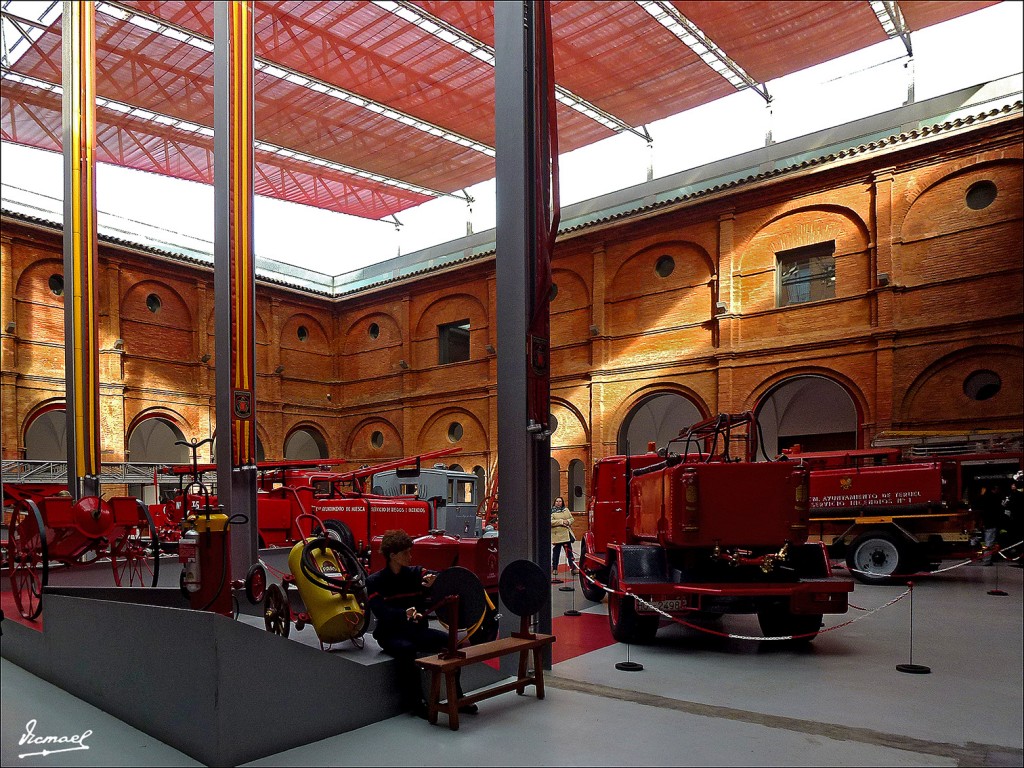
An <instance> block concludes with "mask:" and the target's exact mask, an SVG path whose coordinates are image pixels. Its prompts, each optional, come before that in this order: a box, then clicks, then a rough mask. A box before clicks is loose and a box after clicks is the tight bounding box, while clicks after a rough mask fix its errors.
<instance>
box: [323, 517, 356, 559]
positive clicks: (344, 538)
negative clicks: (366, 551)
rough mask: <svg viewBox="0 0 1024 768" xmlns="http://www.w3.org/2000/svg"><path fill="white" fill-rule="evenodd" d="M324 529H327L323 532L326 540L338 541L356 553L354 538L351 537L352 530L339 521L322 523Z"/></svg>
mask: <svg viewBox="0 0 1024 768" xmlns="http://www.w3.org/2000/svg"><path fill="white" fill-rule="evenodd" d="M324 528H326V529H327V530H326V531H324V535H325V536H326V537H327V538H329V539H334V540H335V541H340V542H341V543H342V544H344V545H345V546H346V547H348V548H349V549H351V550H352V551H353V552H355V551H356V538H355V536H353V535H352V529H351V528H349V527H348V526H347V525H345V523H343V522H341V520H326V521H324Z"/></svg>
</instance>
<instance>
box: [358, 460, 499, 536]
mask: <svg viewBox="0 0 1024 768" xmlns="http://www.w3.org/2000/svg"><path fill="white" fill-rule="evenodd" d="M371 485H372V488H373V492H374V494H377V495H380V496H392V497H394V496H399V497H407V498H415V499H422V500H424V501H433V502H434V503H435V504H436V520H435V521H434V528H435V529H437V530H441V531H444V532H446V533H448V534H451V535H453V536H469V537H480V536H483V535H484V530H483V524H482V522H481V520H480V518H479V517H477V508H478V506H479V502H480V499H479V495H480V492H479V489H478V487H477V476H476V475H474V474H473V473H472V472H461V471H458V470H453V469H448V468H447V467H446V466H445V465H444V464H435V465H434V466H433V467H432V468H422V467H416V468H411V469H391V470H386V471H384V472H378V473H376V474H375V475H374V476H373V479H372V483H371Z"/></svg>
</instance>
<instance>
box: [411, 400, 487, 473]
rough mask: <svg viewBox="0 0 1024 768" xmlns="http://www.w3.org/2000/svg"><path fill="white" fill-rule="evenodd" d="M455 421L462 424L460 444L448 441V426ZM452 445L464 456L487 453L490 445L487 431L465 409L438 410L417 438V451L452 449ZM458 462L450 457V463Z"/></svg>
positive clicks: (424, 425)
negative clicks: (459, 449)
mask: <svg viewBox="0 0 1024 768" xmlns="http://www.w3.org/2000/svg"><path fill="white" fill-rule="evenodd" d="M453 421H457V422H459V423H460V424H462V428H463V436H462V440H460V441H459V442H458V443H452V442H450V441H449V440H448V425H449V424H450V423H451V422H453ZM452 445H456V446H458V447H460V448H462V453H463V454H473V453H480V452H485V451H487V448H488V445H489V443H488V439H487V429H486V428H485V427H484V424H483V422H482V421H481V420H480V418H479V417H477V415H476V414H474V413H472V412H471V411H469V410H467V409H465V408H459V407H447V408H440V409H438V410H437V411H435V412H434V414H433V415H431V416H429V417H428V418H427V419H426V420H425V421H424V422H423V427H422V429H420V433H419V435H418V436H417V438H416V448H417V450H424V451H432V450H440V449H441V448H450V447H451V446H452ZM457 460H458V459H457V458H453V457H448V461H449V462H455V461H457Z"/></svg>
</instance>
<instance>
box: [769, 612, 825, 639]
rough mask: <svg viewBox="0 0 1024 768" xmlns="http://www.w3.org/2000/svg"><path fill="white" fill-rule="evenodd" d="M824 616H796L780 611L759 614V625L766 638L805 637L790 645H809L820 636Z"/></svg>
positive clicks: (817, 614) (818, 614)
mask: <svg viewBox="0 0 1024 768" xmlns="http://www.w3.org/2000/svg"><path fill="white" fill-rule="evenodd" d="M821 619H822V614H820V613H814V614H796V613H790V612H789V611H785V610H780V609H770V610H764V611H758V612H757V623H758V624H760V625H761V634H763V635H764V636H765V637H785V636H787V635H794V636H795V635H803V637H794V638H793V639H792V640H788V641H787V642H790V643H809V642H811V641H812V640H813V639H814V638H816V637H817V636H818V631H819V630H820V629H821Z"/></svg>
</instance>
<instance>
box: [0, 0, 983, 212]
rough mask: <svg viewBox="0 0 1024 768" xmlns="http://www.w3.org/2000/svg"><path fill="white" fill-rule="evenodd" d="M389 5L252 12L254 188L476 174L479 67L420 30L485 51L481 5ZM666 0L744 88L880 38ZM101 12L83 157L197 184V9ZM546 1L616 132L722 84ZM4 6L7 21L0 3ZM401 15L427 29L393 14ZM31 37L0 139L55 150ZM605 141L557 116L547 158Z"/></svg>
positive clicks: (200, 72) (666, 34) (366, 207)
mask: <svg viewBox="0 0 1024 768" xmlns="http://www.w3.org/2000/svg"><path fill="white" fill-rule="evenodd" d="M991 4H992V3H991V2H924V1H920V2H917V1H915V0H902V2H901V3H900V7H901V8H902V10H903V13H904V16H905V18H906V22H907V25H908V27H910V29H912V30H916V29H921V28H922V27H926V26H928V25H930V24H935V23H938V22H940V21H945V20H947V19H950V18H954V17H956V16H959V15H962V14H965V13H969V12H971V11H974V10H977V9H979V8H982V7H984V6H987V5H991ZM399 5H400V6H404V7H403V8H401V9H400V10H401V11H402V12H404V13H405V16H406V17H403V16H402V15H400V14H399V13H397V12H396V13H393V12H390V11H389V10H387V9H386V8H382V7H380V6H378V5H376V4H374V3H369V2H295V1H290V2H259V3H256V4H255V9H256V15H255V36H256V56H257V58H258V59H259V60H261V61H262V65H261V69H260V71H257V73H256V76H255V81H254V82H255V101H256V105H255V110H256V113H255V120H256V139H257V141H259V142H264V143H265V144H264V145H263V146H261V147H258V148H257V152H256V165H257V167H256V190H255V191H256V192H257V194H260V195H266V196H270V197H275V198H279V199H283V200H290V201H293V202H300V203H305V204H309V205H315V206H318V207H321V208H326V209H330V210H335V211H341V212H344V213H351V214H355V215H359V216H365V217H370V218H382V217H385V216H388V215H392V214H395V213H398V212H400V211H402V210H404V209H406V208H409V207H411V206H415V205H418V204H420V203H422V202H424V201H425V200H428V199H430V198H431V197H432V196H433V195H435V194H436V193H453V192H457V191H458V190H460V189H463V188H465V187H467V186H469V185H471V184H475V183H477V182H480V181H484V180H486V179H489V178H493V176H494V158H493V147H494V141H495V115H494V95H495V94H494V69H493V67H492V66H491V64H490V63H489V62H487V61H483V60H481V58H479V57H478V56H474V55H473V53H472V52H470V51H467V50H465V48H466V47H468V46H467V45H466V44H465V41H462V44H461V45H454V44H452V42H451V39H449V40H448V41H446V40H444V39H442V38H441V37H440V36H438V35H437V34H435V32H436V31H437V29H438V24H437V23H439V26H441V27H447V29H448V30H449V31H453V30H454V31H455V32H456V33H459V34H461V35H464V36H468V38H469V39H471V40H473V41H479V43H482V44H483V45H485V46H491V47H493V44H494V15H493V5H492V3H491V2H467V1H466V0H457V1H456V0H438V1H434V0H418V2H415V3H401V4H399ZM672 5H673V6H674V7H675V8H676V9H678V11H679V12H681V13H682V14H683V15H684V16H686V17H687V18H688V19H689V20H690V21H691V22H693V23H694V24H695V25H696V26H697V27H699V28H700V30H702V31H703V33H704V34H705V35H707V36H708V37H709V38H711V39H712V40H713V41H714V42H715V44H717V45H718V46H719V48H721V49H722V51H724V52H725V54H727V55H728V56H729V57H730V58H732V59H733V61H735V62H736V63H738V64H739V65H740V66H741V67H742V68H743V69H744V70H745V71H746V72H747V73H748V74H749V75H750V76H751V77H752V78H754V79H755V80H757V81H760V82H764V81H766V80H770V79H773V78H777V77H781V76H782V75H785V74H789V73H791V72H794V71H797V70H800V69H803V68H805V67H808V66H812V65H814V64H818V63H821V62H823V61H826V60H829V59H832V58H835V57H837V56H841V55H843V54H845V53H849V52H851V51H854V50H857V49H859V48H862V47H865V46H868V45H871V44H873V43H877V42H880V41H882V40H885V39H886V33H885V32H884V30H883V29H882V26H881V24H880V23H879V21H878V19H877V18H876V17H875V15H874V13H873V12H872V10H871V7H870V5H869V4H867V3H865V2H860V0H857V1H856V2H855V1H852V0H851V1H848V2H816V1H805V2H762V1H758V2H722V1H720V2H714V3H707V2H680V1H676V2H673V3H672ZM118 7H120V8H122V9H128V10H132V11H136V12H138V13H139V14H140V18H141V22H139V21H137V20H133V19H131V18H129V19H127V20H122V19H120V18H117V17H116V16H114V15H111V14H110V13H107V12H104V10H103V8H104V6H103V5H102V4H100V5H98V8H97V13H96V33H97V59H96V71H97V92H98V95H99V97H101V98H102V99H106V100H110V102H113V103H111V104H101V105H100V106H99V107H98V120H99V134H98V142H99V148H98V150H99V152H98V158H99V159H100V160H101V161H103V162H108V163H114V164H117V165H123V166H127V167H131V168H137V169H141V170H146V171H152V172H156V173H162V174H167V175H170V176H176V177H180V178H184V179H190V180H195V181H203V182H207V183H210V182H211V180H212V177H213V149H212V144H213V141H212V136H211V135H210V132H209V131H208V130H207V131H203V130H200V129H202V128H206V129H209V128H212V125H213V119H214V111H213V56H212V53H210V51H209V48H210V47H211V46H210V43H211V42H212V40H213V5H212V3H211V2H208V1H206V2H182V1H180V0H177V1H174V2H157V1H156V0H136V1H135V2H123V3H119V4H118ZM550 8H551V17H552V30H553V35H554V59H555V74H556V79H557V81H558V84H559V85H560V86H562V87H563V88H565V89H567V90H568V91H570V92H571V93H572V94H574V95H575V96H577V97H579V98H580V99H582V100H585V102H586V104H585V106H590V105H592V106H594V107H597V108H599V109H600V110H601V111H603V112H605V113H608V114H609V115H611V116H613V117H614V118H615V119H617V120H618V121H619V122H620V124H621V125H626V126H633V127H638V126H642V125H643V124H645V123H649V122H652V121H654V120H658V119H661V118H664V117H668V116H669V115H673V114H676V113H678V112H681V111H683V110H686V109H690V108H692V107H695V106H698V105H700V104H704V103H707V102H709V101H712V100H714V99H717V98H720V97H722V96H726V95H728V94H730V93H732V92H734V91H735V87H734V86H733V85H731V84H730V83H729V82H728V81H727V80H725V78H723V77H722V76H720V75H719V74H717V73H716V72H715V71H714V70H713V69H712V68H711V67H710V66H708V65H707V64H706V63H704V62H703V61H702V60H701V59H700V58H699V57H698V56H697V55H696V54H694V53H693V52H692V51H691V50H690V49H689V48H688V47H687V46H686V45H685V44H683V43H682V42H681V41H680V40H679V39H678V38H677V37H676V36H675V35H674V34H673V33H672V32H670V31H669V30H668V29H666V28H665V27H664V26H663V25H662V24H660V23H659V22H658V21H657V20H655V19H654V18H653V17H652V16H651V15H650V14H649V13H648V12H646V11H645V10H644V9H643V8H642V7H641V6H640V4H638V3H635V2H611V1H609V0H603V1H600V2H594V1H593V0H556V1H555V2H552V3H550ZM11 10H12V13H13V14H14V15H17V4H14V5H12V6H11ZM409 11H418V12H419V13H418V15H419V17H420V20H421V23H423V20H425V26H428V27H430V28H427V29H424V28H423V26H421V25H418V24H417V23H414V20H410V18H409ZM154 22H157V23H154ZM160 23H165V24H166V25H168V26H167V27H163V28H161V27H160ZM431 23H435V25H434V26H432V27H431ZM189 34H192V35H194V36H195V38H194V39H192V40H189V39H188V35H189ZM33 37H37V38H38V39H36V40H34V41H31V42H30V45H29V47H28V50H27V51H26V52H25V53H24V54H23V55H21V57H20V58H19V59H17V61H16V62H15V63H14V64H13V66H12V69H11V72H12V73H15V74H19V75H25V76H27V77H30V78H32V80H30V81H28V82H26V83H18V82H14V81H12V80H11V79H10V78H7V79H5V80H4V88H3V93H2V98H0V135H2V137H3V139H4V140H5V141H12V142H17V143H21V144H25V145H28V146H33V147H40V148H43V149H50V150H59V149H60V117H61V115H60V107H61V105H60V95H59V91H51V90H48V85H49V86H59V85H60V84H61V22H60V19H59V18H58V19H57V21H55V22H54V23H52V24H50V25H49V27H47V28H45V29H39V30H38V31H37V33H36V34H34V35H33ZM268 66H269V67H271V68H270V69H268V68H267V67H268ZM297 76H298V78H299V79H300V82H295V80H296V79H297ZM302 76H306V77H309V78H313V80H314V81H315V82H312V83H308V82H307V83H303V82H301V77H302ZM332 88H334V89H338V91H340V93H337V92H336V93H334V94H332V93H330V92H329V91H330V90H331V89H332ZM122 105H123V106H122ZM133 107H134V108H141V109H143V110H147V112H148V113H153V114H147V113H142V114H139V113H138V112H131V111H130V109H131V108H133ZM387 110H393V111H394V112H392V113H390V114H389V113H388V112H387ZM507 119H513V120H515V119H519V118H518V117H517V116H508V118H507ZM182 121H184V122H182ZM613 132H614V131H613V129H612V128H610V127H607V126H606V125H604V124H602V123H601V122H598V121H597V120H594V119H592V118H591V117H588V116H586V115H584V114H581V113H580V111H577V110H575V109H572V108H570V107H568V106H565V105H563V104H559V106H558V140H559V147H560V149H561V151H563V152H567V151H570V150H573V149H576V148H578V147H582V146H585V145H587V144H590V143H592V142H594V141H597V140H599V139H603V138H606V137H608V136H610V135H612V134H613ZM473 143H476V146H467V144H473ZM277 149H284V150H286V151H288V156H285V155H282V154H278V153H277V151H275V150H277ZM320 161H329V163H330V164H329V165H327V166H325V165H323V164H322V163H321V162H320ZM358 172H365V173H368V174H375V175H377V176H379V177H384V178H373V179H371V178H366V177H365V176H362V175H360V174H359V173H358ZM389 179H391V180H399V181H400V182H404V183H406V184H409V185H413V188H412V190H409V189H405V188H402V186H400V185H396V184H394V183H392V182H389Z"/></svg>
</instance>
